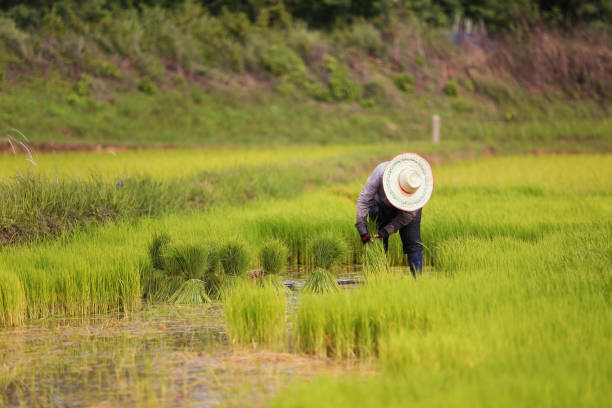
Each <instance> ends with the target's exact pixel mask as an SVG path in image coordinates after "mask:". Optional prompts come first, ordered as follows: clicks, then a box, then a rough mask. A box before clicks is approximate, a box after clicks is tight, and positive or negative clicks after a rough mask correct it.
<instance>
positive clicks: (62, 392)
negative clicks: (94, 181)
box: [0, 305, 350, 407]
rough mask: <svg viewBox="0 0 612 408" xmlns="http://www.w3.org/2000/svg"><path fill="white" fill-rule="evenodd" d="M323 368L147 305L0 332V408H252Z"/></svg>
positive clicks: (340, 368)
mask: <svg viewBox="0 0 612 408" xmlns="http://www.w3.org/2000/svg"><path fill="white" fill-rule="evenodd" d="M348 369H350V368H349V367H348V366H347V365H340V364H339V363H336V362H331V361H328V360H322V359H316V358H311V357H308V356H303V355H297V354H291V353H285V352H274V351H269V350H265V349H263V348H262V349H256V348H249V349H244V348H242V349H238V348H236V347H234V346H232V345H229V344H228V341H227V337H226V334H225V328H224V324H223V316H222V310H221V307H220V306H219V305H213V306H208V307H206V306H199V305H197V306H196V305H193V306H168V305H147V306H144V307H143V308H142V310H140V311H138V312H136V313H133V314H131V315H129V316H124V315H121V314H116V315H103V316H93V317H89V318H61V317H56V318H51V319H44V320H37V321H30V322H29V323H28V324H27V325H24V326H21V327H18V328H5V329H1V330H0V406H7V407H23V406H27V407H93V406H95V407H134V406H151V407H157V406H169V407H213V406H245V407H247V406H248V407H251V406H261V405H263V402H264V401H265V400H266V399H267V398H269V397H270V396H272V395H273V394H275V393H276V392H277V391H278V390H279V388H280V387H282V386H283V385H285V384H287V383H288V382H289V381H291V380H293V379H296V378H303V377H309V376H312V375H315V374H317V373H320V372H321V371H325V372H327V373H334V372H337V373H341V372H346V370H348Z"/></svg>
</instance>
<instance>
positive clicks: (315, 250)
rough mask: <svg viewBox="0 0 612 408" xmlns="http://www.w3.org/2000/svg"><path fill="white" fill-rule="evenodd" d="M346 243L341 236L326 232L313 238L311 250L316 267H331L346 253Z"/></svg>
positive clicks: (313, 263)
mask: <svg viewBox="0 0 612 408" xmlns="http://www.w3.org/2000/svg"><path fill="white" fill-rule="evenodd" d="M346 250H347V249H346V245H345V243H344V241H343V239H342V237H339V236H333V235H331V234H324V235H321V236H317V237H315V238H313V239H312V241H311V242H310V246H309V252H310V255H311V257H312V265H313V266H314V267H315V268H323V269H329V268H331V267H332V266H334V265H335V264H337V263H338V262H339V261H340V259H341V258H342V256H343V255H344V254H345V253H346Z"/></svg>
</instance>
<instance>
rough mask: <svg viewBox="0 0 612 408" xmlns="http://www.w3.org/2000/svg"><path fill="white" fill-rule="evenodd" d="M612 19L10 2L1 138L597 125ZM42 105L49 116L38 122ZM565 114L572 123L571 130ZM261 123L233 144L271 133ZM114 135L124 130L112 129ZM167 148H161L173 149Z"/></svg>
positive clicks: (296, 1) (611, 89)
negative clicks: (326, 125) (440, 124)
mask: <svg viewBox="0 0 612 408" xmlns="http://www.w3.org/2000/svg"><path fill="white" fill-rule="evenodd" d="M611 4H612V3H611V2H609V1H599V0H593V1H539V2H538V1H529V0H518V1H510V0H504V1H493V0H472V1H467V0H466V1H462V0H441V1H437V0H418V1H417V0H413V1H407V0H396V1H392V0H378V1H365V0H322V1H306V0H286V1H282V0H245V1H239V0H214V1H194V0H186V1H168V0H145V1H139V0H131V1H130V0H123V1H118V0H91V1H75V0H63V1H48V0H36V1H27V2H17V1H0V128H6V129H8V128H13V127H15V128H18V129H20V130H21V131H23V132H24V133H26V134H27V135H28V136H31V137H33V138H34V139H36V138H39V139H40V137H43V136H40V135H46V134H47V133H48V136H44V138H46V139H47V140H49V139H51V140H60V139H65V140H69V139H75V138H76V139H83V137H84V135H85V134H91V136H90V137H89V140H91V139H92V138H93V139H95V138H96V137H101V135H103V136H104V137H106V138H107V140H111V139H112V140H115V141H116V138H115V139H113V138H112V134H113V133H116V132H115V130H113V129H116V128H122V129H124V134H128V133H130V134H145V133H146V134H150V133H151V132H150V131H149V129H148V128H147V129H144V128H143V129H140V128H139V129H136V128H135V125H134V124H133V123H131V122H130V123H128V122H126V121H123V119H121V120H119V119H117V118H123V117H125V119H126V120H127V119H130V120H132V121H133V119H134V118H135V117H140V116H142V115H144V116H147V121H149V123H153V122H151V117H155V119H154V120H155V121H156V122H155V123H156V125H155V126H156V128H157V129H165V128H167V129H168V130H169V131H170V129H179V128H180V130H181V132H182V134H183V135H192V134H195V133H198V132H200V133H201V134H203V133H206V134H219V135H220V134H221V133H223V131H224V129H226V128H227V126H230V125H231V124H236V123H241V120H242V119H244V118H245V117H248V116H249V115H250V114H249V110H253V109H255V108H253V107H255V106H264V105H267V106H271V105H277V106H278V109H280V111H279V112H277V113H278V114H277V115H276V116H274V110H270V109H268V110H266V111H265V112H262V111H257V112H255V110H256V109H255V110H254V112H255V113H254V114H253V115H254V116H256V117H258V118H259V120H258V121H256V122H257V123H264V122H265V123H266V126H267V127H266V128H265V129H261V133H262V134H264V133H265V134H266V135H270V134H276V135H279V134H283V133H286V132H289V130H290V129H299V130H296V131H295V132H293V133H296V132H297V133H300V135H293V134H292V135H290V136H288V138H289V139H291V140H295V141H306V142H308V141H309V139H307V138H305V137H304V136H303V135H301V133H304V132H307V130H306V129H309V128H312V124H313V123H314V122H315V121H316V122H317V123H319V124H320V123H321V122H320V121H319V119H318V118H320V117H322V116H325V115H326V114H327V113H329V114H330V115H328V116H333V112H330V106H331V105H334V106H337V107H340V106H342V108H340V109H339V111H338V112H339V113H340V114H341V115H344V116H343V117H344V118H346V117H349V116H346V112H347V111H349V112H350V114H351V115H355V114H359V115H362V116H360V118H359V120H360V121H361V122H362V124H365V123H366V122H367V123H370V122H368V121H373V120H375V116H374V115H369V116H368V112H374V111H375V110H376V109H380V111H377V112H376V117H378V118H380V117H381V112H385V114H389V118H391V119H393V120H392V121H391V120H390V119H389V120H387V122H389V123H388V124H386V125H383V126H384V130H383V132H384V133H395V134H399V133H406V132H408V131H409V130H410V129H408V128H405V127H404V126H403V125H402V124H401V123H400V124H399V129H398V122H401V121H402V120H403V119H401V118H400V117H399V115H401V117H404V116H406V115H409V116H410V115H412V116H410V118H409V121H410V122H411V123H412V124H417V123H419V126H425V123H426V121H428V120H429V119H427V118H428V117H430V114H429V111H431V110H434V109H435V110H437V111H438V112H439V113H440V111H441V113H442V114H443V116H445V117H447V118H448V117H459V116H462V117H470V121H472V122H471V123H473V119H474V118H475V117H476V116H477V117H479V118H481V119H483V120H484V119H487V118H492V117H495V118H496V119H498V120H500V121H502V122H505V123H515V122H520V121H521V120H524V119H528V120H535V119H537V120H540V119H542V118H546V117H551V112H550V109H551V106H555V109H556V107H557V106H558V104H556V102H558V101H563V103H566V104H574V105H575V104H576V102H580V101H587V103H588V104H593V106H591V105H589V106H588V107H586V108H585V107H576V106H572V107H571V108H569V111H570V112H571V115H570V116H575V115H578V116H580V117H581V118H584V117H585V115H584V112H585V111H588V112H589V115H590V116H592V117H596V118H602V117H604V118H605V117H607V116H608V114H607V112H608V110H607V106H608V104H609V102H610V99H611V98H612V65H611V64H610V61H611V60H612V47H611V44H612V41H610V36H611V32H610V28H609V27H610V25H609V23H610V17H611V16H612V5H611ZM41 95H45V98H46V99H45V101H46V106H47V108H45V109H47V110H48V112H47V111H44V112H43V111H40V109H41V108H39V107H38V102H39V99H40V98H41V97H42V96H41ZM136 95H138V96H136ZM143 97H144V98H143ZM147 97H148V99H147ZM28 98H29V99H28ZM3 100H4V102H3ZM313 103H314V104H318V105H313ZM211 106H213V107H215V109H210V107H211ZM244 106H248V109H246V108H243V107H244ZM594 106H597V107H595V108H593V107H594ZM234 108H235V112H229V113H227V114H226V113H222V114H218V112H219V111H223V112H227V111H228V110H231V109H234ZM275 109H276V108H275ZM393 109H395V110H397V113H398V115H395V114H392V113H390V112H392V110H393ZM297 111H299V112H298V113H296V112H297ZM567 111H568V109H565V110H564V112H565V113H563V114H562V115H560V116H559V117H560V118H562V119H567V118H568V115H567V114H566V113H567ZM207 112H209V113H210V112H213V113H212V114H214V115H215V117H208V116H209V114H208V113H207ZM215 112H217V113H215ZM356 112H357V113H356ZM407 112H410V113H407ZM27 113H29V114H30V116H31V117H32V120H31V121H30V122H28V117H29V116H28V115H27ZM207 115H208V116H207ZM253 115H250V116H253ZM262 115H263V118H264V119H262ZM394 115H395V116H394ZM144 116H143V117H141V119H143V120H141V121H140V123H141V124H142V126H145V122H146V121H145V120H144ZM228 116H229V118H228ZM268 116H269V117H270V120H269V121H266V120H267V119H265V118H267V117H268ZM272 116H274V117H272ZM396 116H398V117H396ZM350 117H354V116H350ZM181 118H191V119H189V120H188V121H185V120H182V119H181ZM219 118H222V119H219ZM283 118H285V119H283ZM286 118H291V123H292V125H293V127H292V126H289V127H287V126H286V123H285V122H283V120H285V121H286ZM41 119H42V120H43V122H44V123H41V122H40V121H41ZM315 119H316V120H315ZM404 120H408V119H406V118H404ZM53 121H55V122H57V123H55V122H53ZM76 121H78V123H77V122H76ZM173 121H174V122H176V123H174V122H173ZM52 122H53V123H52ZM170 122H173V123H170ZM203 122H204V123H205V124H206V126H204V125H202V123H203ZM247 122H250V123H245V124H244V126H243V127H240V128H239V129H235V133H236V134H243V133H244V132H245V131H247V130H248V131H250V132H251V133H253V132H254V133H257V132H258V130H257V129H256V126H255V127H254V126H253V124H252V123H251V121H250V119H249V120H248V121H247ZM111 123H112V124H113V126H112V128H113V129H110V128H109V129H104V127H105V124H111ZM185 123H188V125H185ZM300 123H302V125H303V126H302V128H300ZM183 125H184V127H185V128H184V129H183V127H181V126H183ZM142 126H141V127H142ZM107 127H108V126H107ZM343 127H345V128H346V129H349V128H355V123H348V122H347V123H345V124H344V125H343ZM375 127H377V128H378V129H380V127H379V124H378V123H376V126H375ZM366 128H367V126H364V129H366ZM126 129H130V131H127V130H126ZM249 129H250V130H249ZM183 130H184V132H183ZM328 130H330V131H331V129H328ZM153 133H155V135H156V136H155V137H151V140H155V141H157V142H160V141H161V142H168V141H171V140H172V138H171V137H167V136H165V135H164V136H160V135H157V133H159V132H153ZM174 133H177V132H176V131H175V132H174ZM328 133H329V132H328ZM425 133H426V131H425ZM596 133H597V134H599V133H598V132H596ZM186 137H188V136H186ZM248 137H249V136H248V135H246V134H245V136H244V137H243V138H247V139H248ZM266 137H267V136H266ZM282 137H285V136H282ZM570 137H571V135H570ZM126 138H127V139H129V135H128V136H125V137H124V139H126ZM137 139H139V140H141V141H144V140H146V138H145V137H142V138H141V137H140V136H138V138H137ZM195 139H197V140H199V141H206V140H208V139H206V137H196V138H195ZM195 139H194V140H195ZM220 139H222V137H221V136H219V140H220ZM239 139H240V138H238V137H233V138H232V139H231V142H232V143H235V142H240V140H239ZM245 140H246V139H245ZM183 141H184V142H185V141H187V140H183ZM1 142H2V140H1V138H0V143H1ZM0 147H1V146H0Z"/></svg>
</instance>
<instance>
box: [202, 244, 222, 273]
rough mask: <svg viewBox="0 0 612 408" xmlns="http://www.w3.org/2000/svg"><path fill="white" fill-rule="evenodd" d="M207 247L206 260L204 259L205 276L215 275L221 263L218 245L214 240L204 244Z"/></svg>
mask: <svg viewBox="0 0 612 408" xmlns="http://www.w3.org/2000/svg"><path fill="white" fill-rule="evenodd" d="M206 248H207V254H208V255H207V261H206V276H207V277H209V276H211V275H216V274H217V272H218V271H219V267H220V264H221V258H220V252H219V247H218V245H217V244H215V243H214V242H209V243H208V244H207V245H206Z"/></svg>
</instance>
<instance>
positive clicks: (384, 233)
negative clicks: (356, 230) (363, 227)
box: [374, 229, 389, 239]
mask: <svg viewBox="0 0 612 408" xmlns="http://www.w3.org/2000/svg"><path fill="white" fill-rule="evenodd" d="M388 237H389V233H388V232H387V231H386V230H385V229H381V230H379V231H378V234H375V235H374V238H380V239H385V238H388Z"/></svg>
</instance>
